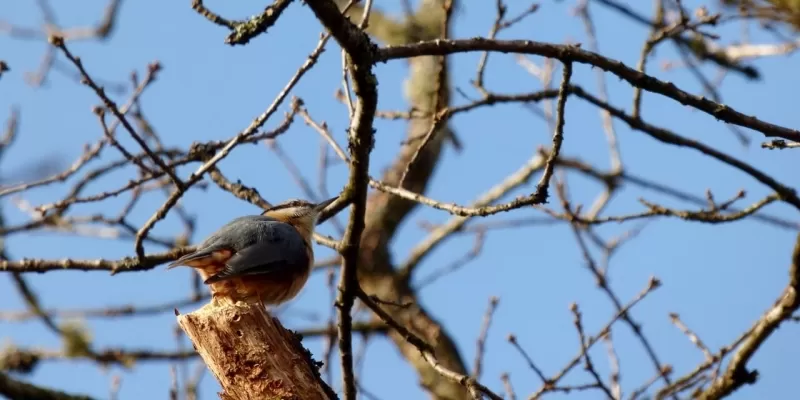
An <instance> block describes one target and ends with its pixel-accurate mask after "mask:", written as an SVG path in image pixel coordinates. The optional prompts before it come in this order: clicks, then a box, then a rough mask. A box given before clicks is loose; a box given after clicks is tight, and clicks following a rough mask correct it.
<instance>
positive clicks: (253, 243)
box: [167, 196, 338, 305]
mask: <svg viewBox="0 0 800 400" xmlns="http://www.w3.org/2000/svg"><path fill="white" fill-rule="evenodd" d="M337 198H338V196H337V197H334V198H332V199H328V200H325V201H323V202H321V203H319V204H313V203H309V202H307V201H305V200H289V201H286V202H283V203H281V204H278V205H275V206H273V207H271V208H268V209H267V210H265V211H264V212H263V213H261V215H249V216H244V217H239V218H236V219H234V220H233V221H231V222H229V223H227V224H225V225H224V226H223V227H222V228H220V229H219V230H218V231H217V232H214V233H213V234H211V235H210V236H209V237H208V238H207V239H206V240H204V241H203V243H201V244H200V245H199V246H198V247H197V249H196V250H195V251H194V252H193V253H190V254H187V255H185V256H183V257H181V258H179V259H177V260H175V261H174V262H172V263H170V264H169V266H168V267H167V269H172V268H174V267H177V266H179V265H186V266H189V267H192V268H195V269H196V270H198V272H200V275H201V276H202V277H203V281H204V283H205V284H206V285H209V286H210V289H211V294H212V298H213V299H214V301H216V300H217V299H218V298H219V297H227V298H230V299H231V300H233V301H239V300H243V301H252V300H256V299H258V300H260V301H261V302H262V304H265V305H278V304H281V303H284V302H286V301H288V300H291V299H292V298H294V297H295V296H296V295H297V294H298V293H300V290H301V289H302V288H303V286H304V285H305V283H306V281H307V280H308V276H309V275H310V273H311V266H312V265H313V264H314V251H313V250H312V248H311V236H312V235H313V233H314V227H315V226H316V225H317V218H318V217H319V215H320V213H321V212H322V210H323V209H325V207H327V206H328V205H329V204H331V203H333V201H334V200H336V199H337Z"/></svg>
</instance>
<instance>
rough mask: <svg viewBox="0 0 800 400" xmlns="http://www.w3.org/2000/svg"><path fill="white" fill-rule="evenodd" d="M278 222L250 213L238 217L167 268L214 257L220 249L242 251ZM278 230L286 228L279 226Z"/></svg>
mask: <svg viewBox="0 0 800 400" xmlns="http://www.w3.org/2000/svg"><path fill="white" fill-rule="evenodd" d="M276 223H279V221H277V220H275V219H274V218H270V217H266V216H263V215H248V216H244V217H239V218H236V219H234V220H232V221H230V222H228V223H227V224H225V225H223V226H222V227H221V228H220V229H219V230H218V231H216V232H214V233H213V234H211V235H210V236H209V237H208V238H206V239H205V240H204V241H203V243H200V245H199V246H198V247H197V250H195V252H193V253H189V254H186V255H184V256H183V257H181V258H179V259H177V260H175V261H173V262H171V263H170V264H169V265H168V266H167V269H172V268H175V267H177V266H179V265H186V263H188V262H191V261H196V260H202V259H205V258H208V257H212V256H213V254H214V253H215V252H217V251H220V250H231V251H233V252H237V251H240V250H242V249H244V248H247V247H248V246H251V245H252V244H254V243H256V242H257V241H258V240H259V238H260V237H261V236H264V233H263V232H264V231H265V226H268V225H271V224H276ZM283 225H286V224H283ZM289 228H291V227H289ZM278 230H285V228H278Z"/></svg>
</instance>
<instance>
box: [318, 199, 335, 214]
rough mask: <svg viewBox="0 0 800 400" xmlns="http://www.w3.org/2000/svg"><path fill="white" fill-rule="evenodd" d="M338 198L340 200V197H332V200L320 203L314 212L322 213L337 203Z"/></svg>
mask: <svg viewBox="0 0 800 400" xmlns="http://www.w3.org/2000/svg"><path fill="white" fill-rule="evenodd" d="M338 198H339V196H336V197H332V198H330V199H328V200H325V201H323V202H321V203H318V204H317V205H316V206H314V212H322V210H324V209H325V207H327V206H329V205H330V204H331V203H333V202H334V201H336V199H338Z"/></svg>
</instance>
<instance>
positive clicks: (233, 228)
mask: <svg viewBox="0 0 800 400" xmlns="http://www.w3.org/2000/svg"><path fill="white" fill-rule="evenodd" d="M255 243H263V244H265V243H269V244H270V245H271V247H274V248H275V251H276V252H279V253H281V254H283V255H284V256H294V257H293V258H297V259H296V260H287V261H290V262H292V261H301V260H300V259H302V258H305V245H304V244H303V237H302V236H301V235H300V233H299V232H298V231H297V230H296V229H295V228H294V227H293V226H291V225H289V224H287V223H284V222H281V221H278V220H276V219H274V218H271V217H267V216H263V215H249V216H244V217H239V218H236V219H234V220H232V221H230V222H228V223H227V224H225V225H223V226H222V227H221V228H220V229H219V230H218V231H217V232H215V233H214V234H212V235H211V236H209V237H208V238H207V239H206V240H205V241H203V244H202V245H201V246H202V247H210V248H217V247H228V248H232V249H233V250H234V251H236V252H238V251H241V250H242V249H244V248H246V247H248V246H252V245H253V244H255ZM275 255H277V254H275Z"/></svg>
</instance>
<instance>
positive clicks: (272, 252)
mask: <svg viewBox="0 0 800 400" xmlns="http://www.w3.org/2000/svg"><path fill="white" fill-rule="evenodd" d="M253 234H254V235H255V240H253V241H251V244H249V245H247V246H245V247H243V248H241V249H238V251H237V252H236V254H234V255H233V256H232V257H231V258H230V259H229V260H228V262H227V263H226V265H225V268H224V269H223V270H222V271H220V272H219V273H217V274H216V275H213V276H211V277H209V278H208V279H206V281H205V283H206V284H209V283H214V282H219V281H223V280H226V279H230V278H235V277H243V276H256V275H261V276H264V275H275V276H287V274H288V275H292V274H295V273H298V272H300V271H302V270H303V269H305V268H308V264H309V259H308V253H307V252H306V249H305V244H304V243H303V238H302V236H300V233H298V232H297V230H296V229H294V227H292V226H291V225H289V224H285V223H282V222H277V221H261V223H260V224H259V226H258V228H257V229H256V230H255V231H254V232H253Z"/></svg>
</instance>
